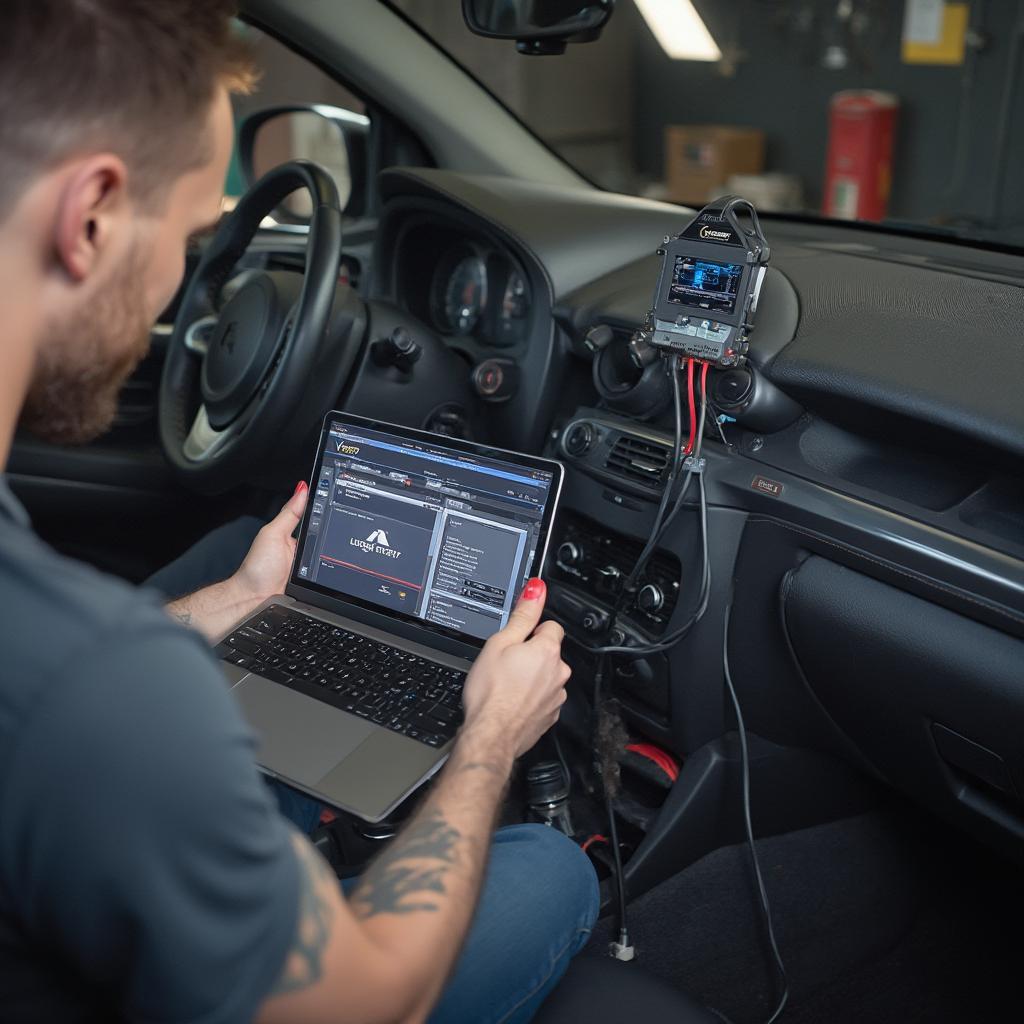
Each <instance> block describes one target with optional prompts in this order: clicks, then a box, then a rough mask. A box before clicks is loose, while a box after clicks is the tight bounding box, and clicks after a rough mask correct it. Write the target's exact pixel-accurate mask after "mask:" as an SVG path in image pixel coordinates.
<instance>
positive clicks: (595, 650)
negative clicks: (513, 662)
mask: <svg viewBox="0 0 1024 1024" xmlns="http://www.w3.org/2000/svg"><path fill="white" fill-rule="evenodd" d="M700 417H701V419H700V427H699V428H698V430H697V440H696V443H695V444H694V448H693V462H692V463H691V464H690V469H689V470H688V471H687V475H686V479H685V480H684V481H683V486H682V489H681V490H680V492H679V495H678V497H677V498H676V500H675V503H674V504H673V506H672V510H671V512H669V514H668V516H667V517H666V519H665V522H664V524H663V526H662V529H661V531H660V533H659V535H658V536H657V537H653V538H652V541H653V542H654V544H657V543H658V542H659V541H660V540H661V536H662V535H663V534H664V531H665V530H666V529H667V528H668V526H669V525H670V524H671V522H672V520H673V519H674V518H675V516H676V515H677V514H678V512H679V510H680V509H681V508H682V506H683V499H684V498H685V496H686V491H687V489H688V488H689V485H690V481H691V480H692V478H693V475H694V473H697V475H698V476H699V478H700V498H699V508H700V520H699V522H700V535H701V588H700V591H699V593H698V598H697V607H696V609H695V611H694V613H693V614H692V615H691V616H690V618H689V619H687V620H686V622H684V623H683V625H682V626H679V627H678V628H677V629H674V630H673V631H672V632H671V633H669V634H667V635H666V636H664V637H662V638H661V640H658V641H656V642H655V643H651V644H636V645H630V646H627V645H626V644H611V645H605V646H601V647H592V646H590V645H589V644H587V643H585V642H584V641H582V640H580V639H578V638H577V637H575V636H572V635H570V634H567V637H568V639H569V640H571V641H572V642H573V643H576V644H578V645H579V646H581V647H582V648H583V649H584V650H587V651H589V652H590V653H591V654H599V655H603V654H628V655H632V656H634V657H644V656H646V655H648V654H659V653H661V652H662V651H667V650H668V649H669V648H670V647H674V646H675V645H676V644H677V643H679V641H680V640H682V638H683V637H684V636H686V634H687V633H689V632H690V630H691V629H693V627H694V626H695V625H696V624H697V623H698V622H700V620H701V619H702V618H703V617H704V613H705V612H706V611H707V608H708V603H709V602H710V599H711V557H710V552H709V550H708V502H707V490H706V488H705V485H704V474H703V472H702V471H699V470H698V469H697V467H698V465H699V459H700V452H701V447H702V445H703V442H704V424H705V421H706V418H707V395H706V394H705V393H704V391H703V389H702V390H701V411H700ZM648 543H650V542H648Z"/></svg>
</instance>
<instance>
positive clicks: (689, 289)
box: [667, 256, 743, 314]
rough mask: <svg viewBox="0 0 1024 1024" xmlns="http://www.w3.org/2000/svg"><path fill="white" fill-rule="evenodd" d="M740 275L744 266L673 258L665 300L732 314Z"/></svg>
mask: <svg viewBox="0 0 1024 1024" xmlns="http://www.w3.org/2000/svg"><path fill="white" fill-rule="evenodd" d="M742 274H743V265H742V264H740V263H719V262H717V261H716V260H702V259H699V258H697V257H695V256H676V259H675V266H674V267H673V268H672V280H671V283H670V284H669V288H668V296H667V298H668V301H669V302H674V303H676V305H679V306H691V307H696V308H698V309H706V310H708V311H710V312H715V313H726V314H731V313H734V312H735V311H736V292H737V290H738V288H739V283H740V277H741V276H742Z"/></svg>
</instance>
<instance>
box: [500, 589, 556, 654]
mask: <svg viewBox="0 0 1024 1024" xmlns="http://www.w3.org/2000/svg"><path fill="white" fill-rule="evenodd" d="M547 594H548V588H547V587H546V586H545V585H544V581H543V580H541V579H537V578H536V577H534V578H533V579H532V580H529V581H528V582H527V584H526V586H525V587H523V594H522V596H521V597H520V598H519V603H518V604H517V605H516V606H515V608H513V609H512V614H511V615H510V616H509V617H508V623H507V624H506V626H505V628H504V629H503V630H502V631H501V636H503V637H504V638H505V641H506V642H507V643H511V644H521V643H522V642H523V641H524V640H526V638H527V637H528V636H529V635H530V634H531V633H532V632H533V631H534V630H535V629H536V628H537V623H538V622H540V616H541V613H542V612H543V611H544V600H545V598H546V597H547Z"/></svg>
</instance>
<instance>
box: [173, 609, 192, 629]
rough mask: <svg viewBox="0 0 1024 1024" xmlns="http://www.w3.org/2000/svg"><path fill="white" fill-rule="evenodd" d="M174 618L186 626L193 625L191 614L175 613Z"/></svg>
mask: <svg viewBox="0 0 1024 1024" xmlns="http://www.w3.org/2000/svg"><path fill="white" fill-rule="evenodd" d="M174 617H175V618H176V619H177V620H178V621H179V622H180V623H181V624H182V625H184V626H191V625H192V613H191V612H174Z"/></svg>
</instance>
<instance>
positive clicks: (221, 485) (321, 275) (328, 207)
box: [159, 161, 365, 493]
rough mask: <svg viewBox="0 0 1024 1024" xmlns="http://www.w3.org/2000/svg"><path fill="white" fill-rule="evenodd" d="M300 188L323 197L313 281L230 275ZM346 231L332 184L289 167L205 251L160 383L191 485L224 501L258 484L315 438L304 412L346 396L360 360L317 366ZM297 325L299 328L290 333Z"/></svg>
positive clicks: (172, 457) (315, 227)
mask: <svg viewBox="0 0 1024 1024" xmlns="http://www.w3.org/2000/svg"><path fill="white" fill-rule="evenodd" d="M296 189H305V190H306V191H307V192H309V193H310V195H311V196H312V200H313V210H314V215H313V217H312V218H311V220H310V223H309V229H308V236H307V241H306V261H305V273H304V274H302V275H297V274H294V273H292V274H289V275H287V278H288V282H287V284H288V286H287V287H284V286H282V283H281V280H280V278H281V275H282V273H283V272H280V271H271V270H264V269H255V268H252V269H250V270H242V271H241V272H240V273H239V274H235V275H232V271H233V270H234V269H235V268H236V266H237V265H238V262H239V260H240V259H241V258H242V256H243V255H244V253H245V251H246V249H247V247H248V246H249V245H250V244H251V243H252V240H253V237H254V236H255V233H256V231H257V230H258V228H259V224H260V222H261V221H262V219H263V217H264V216H265V215H266V214H267V213H269V212H270V211H271V210H273V209H274V208H275V207H276V206H277V205H278V203H280V201H281V199H282V198H283V197H285V196H287V195H289V194H291V193H292V192H294V191H295V190H296ZM341 224H342V218H341V208H340V205H339V203H338V194H337V188H336V186H335V184H334V181H333V179H332V178H331V176H330V175H329V174H328V173H327V172H326V171H324V170H323V169H322V168H320V167H318V166H317V165H316V164H312V163H309V162H306V161H291V162H289V163H286V164H282V165H281V166H280V167H276V168H274V169H273V170H271V171H270V172H268V173H267V174H266V175H264V176H263V177H262V178H261V179H260V180H259V181H257V182H256V183H255V184H254V185H252V186H251V187H250V189H249V190H248V192H246V194H245V195H244V196H243V197H242V198H241V199H240V200H239V202H238V205H237V206H236V207H235V209H234V210H233V211H232V213H230V214H228V216H227V217H225V218H223V219H222V220H221V222H220V224H219V225H218V228H217V232H216V234H215V235H214V237H213V238H212V239H211V240H210V242H209V243H208V244H207V245H206V246H205V248H204V249H203V252H202V255H201V256H200V259H199V262H198V264H197V265H196V267H195V269H194V270H193V271H192V274H191V276H190V277H189V279H188V282H187V284H186V285H185V288H184V291H183V293H182V296H181V299H180V301H179V303H178V311H177V316H176V318H175V324H174V330H173V333H172V335H171V337H170V339H168V340H166V344H165V348H166V354H165V356H164V362H163V370H162V373H161V378H160V406H159V426H160V441H161V444H162V447H163V450H164V454H165V455H166V457H167V460H168V462H169V463H170V464H171V466H172V467H173V469H174V470H175V472H176V473H177V474H178V476H179V478H180V479H181V480H182V481H183V482H184V483H186V484H187V485H189V486H191V487H193V488H194V489H196V490H200V491H207V492H209V493H219V492H222V491H225V490H228V489H229V488H231V487H233V486H235V485H237V484H239V483H241V482H243V481H248V480H251V479H252V478H253V474H254V472H256V471H259V472H262V471H263V469H264V467H265V466H266V465H267V464H268V463H267V451H268V450H269V449H271V448H273V447H274V446H275V445H276V444H278V443H284V444H288V443H291V444H294V443H295V442H297V441H298V440H299V439H301V438H302V437H304V436H306V434H308V432H309V431H308V430H307V429H306V427H305V426H304V425H303V422H304V420H305V419H306V418H308V416H302V415H297V412H298V411H299V410H304V409H305V407H306V405H307V404H308V406H309V407H310V408H313V409H316V410H317V411H319V410H320V409H322V408H324V407H325V405H326V403H328V402H330V401H332V400H333V399H334V397H335V396H337V395H338V394H340V393H341V389H342V385H343V383H344V381H343V379H342V378H341V373H340V367H341V366H342V365H344V367H345V369H346V372H347V370H348V369H350V367H351V362H350V361H349V362H347V363H344V364H343V361H342V360H336V361H335V363H334V364H332V365H331V366H328V367H327V368H326V369H324V367H323V366H322V365H321V364H319V363H318V360H319V359H321V357H322V356H323V352H324V348H325V346H326V341H325V339H326V338H328V336H329V327H330V325H331V322H332V320H331V315H332V308H333V305H334V297H335V293H336V292H337V291H338V267H339V265H340V261H341ZM293 278H294V279H295V280H293ZM213 296H216V297H217V300H213V299H212V297H213ZM211 303H215V304H216V305H217V308H216V309H212V308H211ZM289 317H290V318H291V320H292V328H291V330H290V331H289V332H287V333H282V328H283V326H284V322H285V320H286V319H288V318H289ZM360 322H361V323H365V319H363V320H361V321H360ZM161 340H163V339H161ZM333 366H337V367H339V369H338V370H333ZM332 370H333V372H332ZM193 410H198V411H197V412H195V414H194V415H193ZM282 439H283V442H282Z"/></svg>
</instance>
